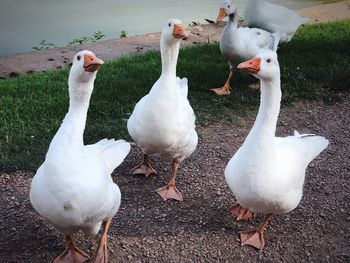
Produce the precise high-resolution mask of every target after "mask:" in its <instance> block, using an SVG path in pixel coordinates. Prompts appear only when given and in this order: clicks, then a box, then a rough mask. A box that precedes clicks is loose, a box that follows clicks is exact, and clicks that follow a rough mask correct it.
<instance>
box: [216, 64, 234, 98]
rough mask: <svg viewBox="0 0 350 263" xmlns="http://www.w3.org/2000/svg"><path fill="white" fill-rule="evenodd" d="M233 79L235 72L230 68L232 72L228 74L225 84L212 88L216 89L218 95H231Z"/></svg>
mask: <svg viewBox="0 0 350 263" xmlns="http://www.w3.org/2000/svg"><path fill="white" fill-rule="evenodd" d="M232 79H233V73H232V70H231V69H230V74H229V75H228V79H227V81H226V83H225V85H224V86H222V87H220V88H216V89H211V90H212V91H214V92H215V93H216V94H217V95H230V94H231V90H232V88H231V82H232Z"/></svg>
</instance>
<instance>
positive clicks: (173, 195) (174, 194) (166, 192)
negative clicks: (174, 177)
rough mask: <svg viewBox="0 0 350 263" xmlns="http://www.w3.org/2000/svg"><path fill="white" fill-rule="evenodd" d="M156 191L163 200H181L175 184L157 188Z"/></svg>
mask: <svg viewBox="0 0 350 263" xmlns="http://www.w3.org/2000/svg"><path fill="white" fill-rule="evenodd" d="M156 192H157V194H159V195H160V196H161V197H162V198H163V200H164V201H166V200H168V199H174V200H177V201H179V202H182V201H183V197H182V194H181V192H180V191H179V190H177V188H176V186H175V185H169V184H168V185H166V186H164V187H161V188H158V189H157V190H156Z"/></svg>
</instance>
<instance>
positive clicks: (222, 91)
mask: <svg viewBox="0 0 350 263" xmlns="http://www.w3.org/2000/svg"><path fill="white" fill-rule="evenodd" d="M211 91H214V92H215V93H216V94H217V95H230V94H231V87H230V85H228V84H225V85H224V86H222V87H221V88H216V89H211Z"/></svg>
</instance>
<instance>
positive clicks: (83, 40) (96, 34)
mask: <svg viewBox="0 0 350 263" xmlns="http://www.w3.org/2000/svg"><path fill="white" fill-rule="evenodd" d="M105 36H106V35H105V34H103V32H102V31H96V32H94V33H93V35H92V37H90V36H83V37H80V38H74V39H72V40H71V41H69V42H68V46H75V45H81V44H86V43H89V42H96V41H98V40H100V39H102V38H104V37H105Z"/></svg>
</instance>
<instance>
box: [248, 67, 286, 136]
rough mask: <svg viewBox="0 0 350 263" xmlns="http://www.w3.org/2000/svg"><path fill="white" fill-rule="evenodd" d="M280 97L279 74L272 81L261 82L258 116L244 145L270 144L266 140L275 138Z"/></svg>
mask: <svg viewBox="0 0 350 263" xmlns="http://www.w3.org/2000/svg"><path fill="white" fill-rule="evenodd" d="M281 97H282V92H281V84H280V77H279V74H277V75H276V78H275V79H273V80H269V81H266V80H265V81H264V80H261V98H260V107H259V112H258V116H257V117H256V120H255V123H254V126H253V128H252V129H251V131H250V133H249V135H248V137H247V139H246V141H245V143H251V142H252V143H256V142H257V141H258V142H267V143H270V142H271V140H268V139H270V138H273V137H274V136H275V132H276V124H277V119H278V114H279V111H280V103H281ZM266 139H267V140H266Z"/></svg>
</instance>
